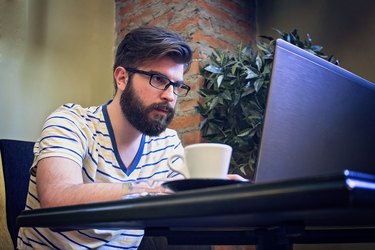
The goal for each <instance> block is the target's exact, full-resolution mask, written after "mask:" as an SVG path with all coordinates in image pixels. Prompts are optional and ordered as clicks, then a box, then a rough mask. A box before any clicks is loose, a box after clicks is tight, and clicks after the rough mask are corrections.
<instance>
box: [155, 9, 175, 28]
mask: <svg viewBox="0 0 375 250" xmlns="http://www.w3.org/2000/svg"><path fill="white" fill-rule="evenodd" d="M173 17H174V13H173V12H172V11H168V12H167V13H164V14H162V15H161V16H158V17H157V18H154V19H153V20H152V21H151V22H150V23H149V24H151V25H156V26H157V25H158V24H161V23H162V22H163V21H167V24H168V23H170V22H171V20H172V18H173Z"/></svg>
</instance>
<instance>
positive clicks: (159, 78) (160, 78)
mask: <svg viewBox="0 0 375 250" xmlns="http://www.w3.org/2000/svg"><path fill="white" fill-rule="evenodd" d="M125 69H126V70H127V71H129V72H132V73H138V74H142V75H146V76H149V77H150V82H149V83H150V85H151V86H152V87H154V88H156V89H160V90H167V89H168V88H169V86H171V85H172V86H173V93H174V94H175V95H177V96H186V95H187V94H188V93H189V91H190V87H189V86H188V85H186V84H185V83H183V82H182V81H177V82H172V81H171V80H169V79H168V77H166V76H164V75H162V74H158V73H151V72H147V71H143V70H139V69H135V68H129V67H126V68H125Z"/></svg>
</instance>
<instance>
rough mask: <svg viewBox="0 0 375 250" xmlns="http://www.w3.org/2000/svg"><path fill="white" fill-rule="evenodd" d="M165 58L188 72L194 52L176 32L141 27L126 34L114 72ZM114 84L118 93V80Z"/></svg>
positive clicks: (118, 52)
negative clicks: (120, 67) (121, 67)
mask: <svg viewBox="0 0 375 250" xmlns="http://www.w3.org/2000/svg"><path fill="white" fill-rule="evenodd" d="M163 57H169V58H171V59H172V60H173V61H174V62H176V63H181V64H184V69H185V72H186V71H187V70H188V69H189V67H190V64H191V61H192V52H191V48H190V47H189V45H188V44H187V43H186V42H185V41H184V40H183V39H182V38H181V37H180V36H179V35H178V34H177V33H175V32H172V31H169V30H165V29H162V28H159V27H146V26H145V27H140V28H137V29H134V30H132V31H131V32H129V33H128V34H126V36H125V37H124V39H123V40H122V41H121V43H120V44H119V46H118V47H117V52H116V58H115V63H114V65H113V71H114V70H115V69H116V68H117V67H119V66H123V67H132V68H137V67H139V66H142V65H145V64H148V63H151V62H154V61H157V60H159V59H161V58H163ZM114 84H115V93H116V91H117V84H116V80H114Z"/></svg>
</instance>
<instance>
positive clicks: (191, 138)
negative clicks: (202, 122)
mask: <svg viewBox="0 0 375 250" xmlns="http://www.w3.org/2000/svg"><path fill="white" fill-rule="evenodd" d="M200 142H202V136H201V132H200V131H199V130H193V131H189V132H185V133H183V134H182V143H183V145H184V146H187V145H190V144H195V143H200Z"/></svg>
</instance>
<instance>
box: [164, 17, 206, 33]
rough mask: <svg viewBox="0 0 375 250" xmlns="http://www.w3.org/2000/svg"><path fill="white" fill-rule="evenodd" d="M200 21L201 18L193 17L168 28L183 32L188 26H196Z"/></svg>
mask: <svg viewBox="0 0 375 250" xmlns="http://www.w3.org/2000/svg"><path fill="white" fill-rule="evenodd" d="M200 19H201V17H199V16H194V17H193V18H188V19H184V20H181V21H180V22H178V23H174V24H171V25H169V26H168V28H169V29H171V30H174V31H184V30H185V29H186V27H187V26H189V25H198V23H199V20H200Z"/></svg>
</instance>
